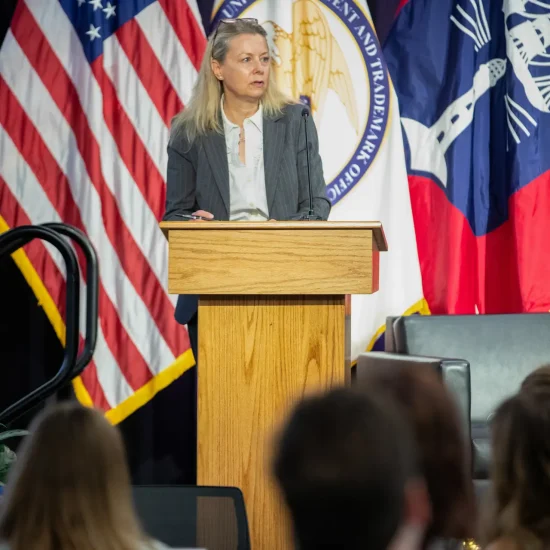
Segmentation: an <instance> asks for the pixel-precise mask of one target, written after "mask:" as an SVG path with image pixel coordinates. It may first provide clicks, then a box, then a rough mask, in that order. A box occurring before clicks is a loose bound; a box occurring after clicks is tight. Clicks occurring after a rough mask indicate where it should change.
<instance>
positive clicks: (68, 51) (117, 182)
mask: <svg viewBox="0 0 550 550" xmlns="http://www.w3.org/2000/svg"><path fill="white" fill-rule="evenodd" d="M25 3H26V4H27V6H28V8H29V10H30V11H31V12H32V14H33V16H34V18H35V19H36V20H37V22H38V24H39V25H40V27H41V29H42V32H43V33H44V35H45V36H46V38H47V40H48V42H49V44H50V46H51V47H52V49H53V51H54V52H55V54H56V56H57V58H58V59H59V61H60V62H61V64H62V65H63V67H64V68H65V70H66V71H67V74H68V75H69V76H70V78H71V80H72V81H73V83H74V85H75V88H76V90H77V93H78V96H79V98H80V101H81V104H82V108H83V110H84V113H85V114H86V118H87V120H88V123H89V124H90V127H91V129H92V133H93V134H94V136H95V138H96V140H97V142H98V143H100V144H101V168H102V172H103V175H104V177H105V181H106V182H107V185H108V187H109V189H110V190H111V192H112V193H113V195H114V196H115V199H116V201H117V206H118V209H119V211H120V214H121V216H122V219H123V220H124V223H125V224H126V226H127V227H128V229H129V230H130V232H131V233H132V235H133V236H134V239H135V240H136V242H137V244H138V246H139V247H140V249H141V251H142V252H143V254H144V256H145V258H146V259H147V260H148V262H149V264H150V265H151V268H152V270H153V272H154V273H155V275H156V276H157V278H158V280H159V282H160V284H161V285H162V287H163V288H166V282H167V280H168V266H167V259H166V258H167V254H166V251H167V244H166V239H165V238H164V236H163V234H162V232H161V231H160V229H158V223H157V219H156V217H155V215H154V214H153V212H152V211H151V209H150V208H149V205H148V204H147V202H146V201H145V199H144V197H143V195H142V194H141V191H140V190H139V188H138V187H137V185H136V183H135V181H134V180H133V178H132V176H131V175H130V173H129V172H128V169H127V168H126V166H125V164H124V163H123V162H122V161H121V159H120V157H119V156H118V154H117V151H118V148H117V145H116V142H115V140H114V139H113V136H112V135H111V133H110V132H109V129H108V128H107V126H106V124H105V121H104V118H103V113H102V105H103V97H102V94H101V90H100V88H99V84H98V83H97V81H96V79H95V77H94V75H93V74H92V71H91V68H90V65H89V64H88V61H87V60H86V57H85V56H84V51H83V49H82V44H81V42H80V40H79V39H78V36H77V35H76V32H75V30H74V28H73V26H72V25H71V22H70V21H69V19H68V18H67V15H66V14H65V12H64V11H63V8H62V7H61V4H59V2H44V1H43V0H25ZM171 300H172V301H174V298H173V296H172V297H171Z"/></svg>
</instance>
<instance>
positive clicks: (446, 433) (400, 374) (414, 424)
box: [362, 365, 476, 546]
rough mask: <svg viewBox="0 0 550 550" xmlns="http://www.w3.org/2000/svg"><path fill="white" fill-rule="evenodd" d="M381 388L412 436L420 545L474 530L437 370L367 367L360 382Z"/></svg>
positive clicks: (459, 444) (463, 459) (454, 414)
mask: <svg viewBox="0 0 550 550" xmlns="http://www.w3.org/2000/svg"><path fill="white" fill-rule="evenodd" d="M363 384H364V386H365V387H367V388H369V389H370V390H371V391H374V392H380V393H385V394H387V395H388V396H390V397H391V398H393V399H394V400H395V401H396V402H397V404H398V405H399V406H400V408H401V411H402V413H403V415H404V417H405V418H406V419H407V421H408V422H409V424H410V428H411V429H412V432H413V435H414V437H415V439H416V445H417V451H418V459H419V467H420V471H421V473H422V475H423V477H424V479H425V481H426V485H427V487H428V493H429V496H430V500H431V505H432V518H431V522H430V526H429V528H428V530H427V533H426V539H425V546H427V545H429V543H430V542H431V541H432V540H433V539H434V538H453V539H467V538H471V537H473V536H474V534H475V523H476V519H475V518H476V515H475V514H476V513H475V495H474V489H473V482H472V477H471V472H470V464H469V462H470V461H469V458H468V457H469V450H468V447H467V446H466V443H465V437H464V435H463V428H462V427H461V425H460V421H459V415H458V410H457V407H456V405H455V403H454V401H453V398H452V397H451V395H450V394H449V392H448V390H447V389H446V388H445V385H444V384H443V383H442V380H441V378H440V376H439V375H438V374H437V373H436V372H435V371H434V370H433V369H432V368H428V367H425V366H422V365H418V366H399V367H396V368H384V369H382V368H380V369H378V368H373V369H372V372H370V373H369V375H368V376H367V377H366V379H364V382H362V385H363Z"/></svg>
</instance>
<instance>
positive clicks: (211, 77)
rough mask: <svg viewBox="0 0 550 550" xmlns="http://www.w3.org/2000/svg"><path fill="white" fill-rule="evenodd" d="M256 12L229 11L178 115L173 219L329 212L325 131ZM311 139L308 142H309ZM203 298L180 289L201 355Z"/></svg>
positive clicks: (182, 315) (171, 165)
mask: <svg viewBox="0 0 550 550" xmlns="http://www.w3.org/2000/svg"><path fill="white" fill-rule="evenodd" d="M270 65H271V58H270V53H269V47H268V44H267V33H266V31H265V29H264V28H263V27H262V26H261V25H260V24H259V23H258V21H257V20H256V19H244V18H243V19H222V20H221V21H220V22H219V24H218V26H217V28H216V30H215V31H214V33H213V35H212V36H211V38H210V39H209V41H208V45H207V48H206V51H205V54H204V58H203V61H202V65H201V68H200V71H199V75H198V79H197V83H196V85H195V89H194V92H193V96H192V98H191V100H190V101H189V104H188V105H187V107H186V108H185V109H184V110H183V111H182V112H181V113H180V114H179V115H177V116H176V117H175V118H174V120H173V121H172V129H171V135H170V141H169V144H168V173H167V194H166V212H165V215H164V220H173V221H178V220H180V221H181V220H189V221H195V222H196V221H204V220H226V221H227V220H231V221H262V220H265V221H267V220H301V219H304V220H311V219H318V220H326V219H327V218H328V215H329V212H330V202H329V200H328V199H327V197H326V191H325V189H326V186H325V180H324V176H323V165H322V162H321V157H320V155H319V142H318V137H317V131H316V128H315V124H314V122H313V120H312V118H311V117H310V116H309V111H308V109H307V108H304V106H303V105H302V104H301V103H297V102H295V101H293V100H291V99H289V98H287V97H286V96H285V95H284V94H283V93H282V92H281V91H280V90H279V89H278V88H277V86H276V84H275V78H274V75H273V73H272V72H271V71H270ZM306 144H307V145H306ZM196 312H197V297H196V296H189V295H186V296H180V297H179V299H178V304H177V307H176V320H177V321H178V322H179V323H181V324H188V325H189V329H190V336H191V340H192V344H194V346H193V347H194V349H193V351H194V352H195V357H196V332H195V331H196V326H195V323H196V316H195V314H196Z"/></svg>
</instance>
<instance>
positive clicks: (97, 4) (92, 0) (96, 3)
mask: <svg viewBox="0 0 550 550" xmlns="http://www.w3.org/2000/svg"><path fill="white" fill-rule="evenodd" d="M88 4H92V6H93V7H94V11H95V10H100V9H102V8H103V5H102V4H101V0H89V2H88Z"/></svg>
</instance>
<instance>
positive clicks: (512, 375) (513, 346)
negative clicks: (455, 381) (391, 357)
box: [393, 313, 550, 422]
mask: <svg viewBox="0 0 550 550" xmlns="http://www.w3.org/2000/svg"><path fill="white" fill-rule="evenodd" d="M393 339H394V346H395V351H396V352H397V353H406V354H409V355H430V356H437V357H454V358H460V359H465V360H466V361H468V362H469V363H470V376H471V396H472V409H471V417H472V421H474V422H487V421H488V420H489V418H490V417H491V415H492V414H493V411H494V410H495V408H496V407H497V406H498V404H499V403H500V402H502V401H503V400H504V399H505V398H507V397H508V396H510V395H512V394H513V393H515V392H516V391H517V390H518V388H519V386H520V384H521V382H522V380H523V379H524V378H525V377H526V376H527V375H528V374H529V373H530V372H532V371H533V370H535V369H536V368H538V367H539V366H541V365H543V364H547V363H550V314H546V313H531V314H517V315H441V316H439V315H432V316H421V315H413V316H410V317H399V318H397V319H395V320H394V321H393Z"/></svg>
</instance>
